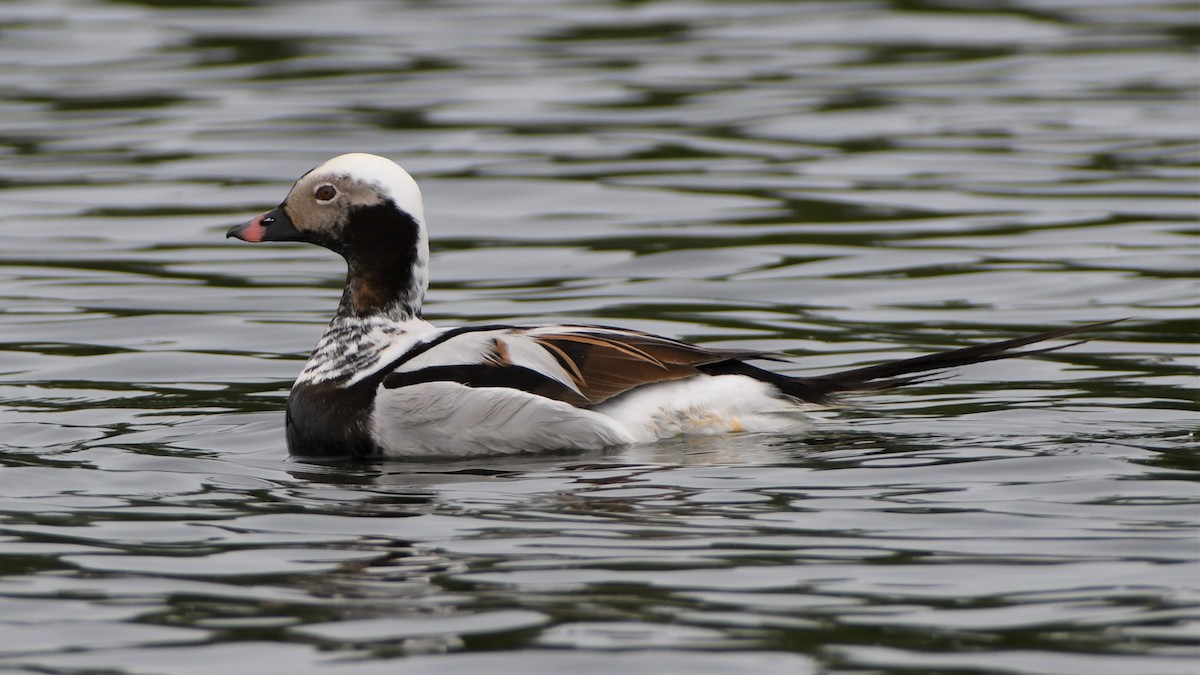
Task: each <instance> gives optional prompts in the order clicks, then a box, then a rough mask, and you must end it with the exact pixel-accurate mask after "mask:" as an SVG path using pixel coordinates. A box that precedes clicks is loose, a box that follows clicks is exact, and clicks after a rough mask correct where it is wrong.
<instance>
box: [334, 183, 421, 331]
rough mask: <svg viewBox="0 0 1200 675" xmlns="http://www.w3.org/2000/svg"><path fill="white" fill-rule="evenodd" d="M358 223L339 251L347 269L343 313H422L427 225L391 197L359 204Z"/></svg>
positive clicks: (405, 316) (403, 316) (402, 316)
mask: <svg viewBox="0 0 1200 675" xmlns="http://www.w3.org/2000/svg"><path fill="white" fill-rule="evenodd" d="M352 223H353V225H352V226H351V227H348V228H347V230H346V232H345V238H346V239H345V245H344V247H342V250H341V251H339V252H340V253H341V254H342V257H344V258H345V259H346V270H347V271H346V290H345V291H344V292H343V293H342V301H341V303H340V304H339V305H338V312H337V313H338V316H340V317H352V316H353V317H360V318H372V317H380V318H386V319H391V320H392V321H398V322H403V321H408V320H411V319H417V318H420V316H421V302H422V301H423V300H424V299H425V289H426V288H427V287H428V284H429V244H428V243H427V242H426V239H425V231H424V226H423V225H422V224H421V223H420V222H418V221H417V220H416V219H414V218H413V217H412V216H411V215H410V214H408V213H407V212H405V211H402V210H399V209H397V208H396V207H395V206H394V205H393V204H392V203H391V202H389V201H385V202H383V203H381V204H378V205H375V206H370V207H366V208H363V209H361V210H359V211H358V212H356V213H355V214H354V217H353V220H352Z"/></svg>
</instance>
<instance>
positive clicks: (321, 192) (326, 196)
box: [314, 185, 337, 202]
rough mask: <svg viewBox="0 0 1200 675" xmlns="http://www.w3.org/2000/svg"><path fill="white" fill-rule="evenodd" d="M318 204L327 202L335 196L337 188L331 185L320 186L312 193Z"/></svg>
mask: <svg viewBox="0 0 1200 675" xmlns="http://www.w3.org/2000/svg"><path fill="white" fill-rule="evenodd" d="M314 195H315V196H316V198H317V201H319V202H327V201H329V200H330V199H333V198H334V197H336V196H337V188H335V187H333V186H332V185H322V186H321V187H319V188H317V191H316V192H315V193H314Z"/></svg>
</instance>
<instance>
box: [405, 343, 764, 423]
mask: <svg viewBox="0 0 1200 675" xmlns="http://www.w3.org/2000/svg"><path fill="white" fill-rule="evenodd" d="M782 358H783V357H782V356H781V355H779V354H776V353H773V352H760V351H748V350H728V349H725V350H722V349H706V348H703V347H698V346H696V345H691V344H688V343H686V342H680V341H678V340H672V339H670V338H665V337H660V336H657V335H652V334H650V333H643V332H640V331H633V330H626V329H621V328H609V327H605V326H575V325H548V326H532V327H520V326H482V327H474V328H457V329H449V330H445V331H442V332H440V333H439V334H437V335H434V336H430V337H429V338H427V339H425V340H423V341H422V342H419V343H418V344H416V345H414V346H412V347H411V348H409V349H408V350H407V351H406V352H405V353H404V354H402V355H400V356H399V357H397V358H396V359H394V360H393V361H392V362H391V363H389V364H388V365H387V366H386V370H387V374H386V375H385V376H384V377H383V380H382V386H383V387H385V388H387V389H396V388H400V387H405V386H411V385H414V384H419V383H423V382H437V381H454V382H460V383H462V384H466V385H468V386H472V387H507V388H511V389H519V390H522V391H526V392H529V393H532V394H537V395H539V396H545V397H547V398H552V399H556V400H560V401H565V402H567V403H570V404H572V405H576V406H580V407H586V406H591V405H595V404H597V403H600V402H602V401H605V400H607V399H609V398H612V397H613V396H617V395H618V394H621V393H624V392H626V391H629V390H630V389H634V388H636V387H640V386H642V385H647V384H653V383H655V382H666V381H669V380H678V379H682V378H686V377H692V376H694V375H699V374H701V373H704V372H706V370H707V369H706V368H705V366H709V365H711V364H715V363H723V362H728V361H741V360H744V359H773V360H779V359H782Z"/></svg>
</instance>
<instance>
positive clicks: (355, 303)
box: [226, 153, 429, 317]
mask: <svg viewBox="0 0 1200 675" xmlns="http://www.w3.org/2000/svg"><path fill="white" fill-rule="evenodd" d="M226 236H229V237H236V238H238V239H241V240H243V241H249V242H261V241H302V242H307V243H310V244H317V245H318V246H324V247H325V248H328V249H329V250H331V251H334V252H335V253H338V254H340V255H341V256H342V257H343V258H345V259H346V264H347V267H348V276H347V282H346V294H345V295H344V296H343V298H342V305H341V306H340V307H339V308H338V311H339V313H344V312H350V313H353V314H359V315H365V314H389V315H390V314H400V315H406V316H409V317H411V316H415V315H417V314H419V313H420V309H421V301H422V300H423V299H424V297H425V290H426V287H427V286H428V284H429V272H428V270H429V240H428V238H427V236H426V233H425V208H424V205H423V204H422V201H421V190H420V188H418V187H417V182H416V181H415V180H413V177H412V176H410V175H409V174H408V172H407V171H405V170H404V169H402V168H400V166H399V165H397V164H396V163H395V162H393V161H392V160H390V159H387V158H385V157H380V156H378V155H370V154H366V153H351V154H347V155H339V156H337V157H334V158H333V159H331V160H329V161H328V162H325V163H324V164H322V165H320V166H318V167H316V168H315V169H312V170H311V171H309V172H308V173H306V174H304V175H303V176H301V177H300V179H299V180H297V181H296V183H295V185H293V186H292V189H291V191H290V192H288V195H287V197H286V198H285V199H284V200H283V203H281V204H280V205H279V206H278V207H277V208H275V209H272V210H270V211H268V212H266V213H264V214H262V215H260V216H258V217H256V218H254V219H252V220H250V221H249V222H246V223H244V224H242V225H238V226H235V227H233V228H231V229H230V230H229V232H228V233H227V234H226Z"/></svg>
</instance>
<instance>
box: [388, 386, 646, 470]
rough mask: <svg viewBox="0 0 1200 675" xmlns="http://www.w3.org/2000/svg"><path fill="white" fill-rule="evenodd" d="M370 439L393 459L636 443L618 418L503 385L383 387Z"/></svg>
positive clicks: (584, 448)
mask: <svg viewBox="0 0 1200 675" xmlns="http://www.w3.org/2000/svg"><path fill="white" fill-rule="evenodd" d="M371 436H372V437H373V438H374V439H375V440H376V442H377V443H378V444H379V445H380V447H381V448H382V450H383V451H384V453H385V454H387V455H391V456H393V457H478V456H483V455H509V454H515V453H521V452H535V451H539V450H561V449H568V448H569V449H579V450H598V449H600V448H604V447H608V446H611V445H623V444H626V443H631V442H633V441H634V439H633V437H631V436H630V435H629V434H628V433H626V431H625V430H624V429H623V428H622V427H621V425H620V424H618V423H617V422H616V421H615V420H613V419H611V418H609V417H606V416H604V415H601V414H599V413H595V412H592V411H590V410H582V409H579V408H576V407H574V406H571V405H569V404H566V403H563V402H561V401H554V400H551V399H548V398H545V397H542V396H537V395H534V394H529V393H526V392H523V391H520V390H517V389H507V388H502V387H476V388H472V387H467V386H464V385H461V384H458V383H457V382H425V383H422V384H416V385H412V386H408V387H401V388H399V389H382V388H381V389H380V390H379V391H378V393H377V395H376V398H375V408H374V410H373V412H372V415H371Z"/></svg>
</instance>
